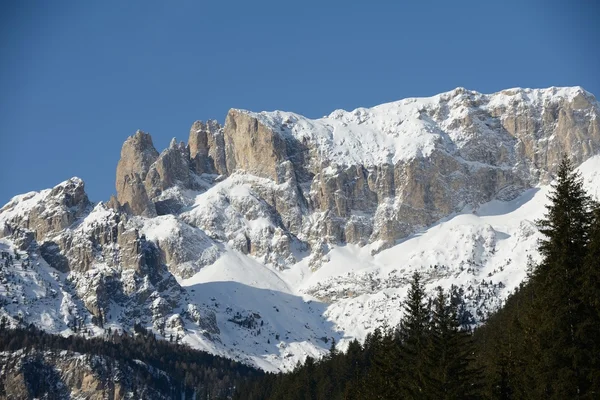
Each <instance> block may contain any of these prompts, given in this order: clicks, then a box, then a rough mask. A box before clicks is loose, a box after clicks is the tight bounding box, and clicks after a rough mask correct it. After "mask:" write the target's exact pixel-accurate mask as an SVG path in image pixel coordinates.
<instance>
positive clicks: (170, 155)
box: [145, 138, 192, 198]
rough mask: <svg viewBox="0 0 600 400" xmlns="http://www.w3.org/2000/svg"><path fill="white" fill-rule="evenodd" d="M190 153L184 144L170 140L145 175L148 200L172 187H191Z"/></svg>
mask: <svg viewBox="0 0 600 400" xmlns="http://www.w3.org/2000/svg"><path fill="white" fill-rule="evenodd" d="M191 183H192V182H191V171H190V152H189V148H188V147H187V146H186V145H185V143H183V142H181V143H177V141H176V140H175V138H173V140H171V144H170V145H169V148H167V149H166V150H165V151H163V152H162V153H161V154H160V156H159V157H158V159H157V160H156V161H155V162H154V163H153V164H152V165H151V166H150V169H149V170H148V174H147V175H146V180H145V185H146V191H147V192H148V194H149V195H150V198H154V197H156V196H159V195H160V193H161V192H162V191H164V190H166V189H168V188H170V187H173V186H181V187H184V188H187V187H191V186H192V185H191Z"/></svg>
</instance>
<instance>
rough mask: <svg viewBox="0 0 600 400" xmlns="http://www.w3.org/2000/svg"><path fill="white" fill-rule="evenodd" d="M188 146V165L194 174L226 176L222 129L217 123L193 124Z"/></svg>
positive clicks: (211, 121)
mask: <svg viewBox="0 0 600 400" xmlns="http://www.w3.org/2000/svg"><path fill="white" fill-rule="evenodd" d="M188 144H189V147H190V163H191V164H192V169H193V170H194V172H195V173H196V174H198V175H202V174H217V175H227V165H226V162H225V142H224V137H223V128H222V127H221V125H219V123H218V122H217V121H214V120H208V121H206V123H205V122H202V121H196V122H194V124H193V125H192V128H191V129H190V137H189V141H188Z"/></svg>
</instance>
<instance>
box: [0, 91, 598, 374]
mask: <svg viewBox="0 0 600 400" xmlns="http://www.w3.org/2000/svg"><path fill="white" fill-rule="evenodd" d="M599 114H600V106H599V104H598V102H597V101H596V100H595V98H594V97H593V96H592V95H591V94H589V93H587V92H585V91H584V90H583V89H581V88H550V89H543V90H530V89H511V90H506V91H503V92H499V93H495V94H491V95H484V94H480V93H477V92H473V91H468V90H465V89H462V88H459V89H456V90H454V91H451V92H447V93H443V94H440V95H437V96H434V97H431V98H424V99H406V100H401V101H398V102H394V103H389V104H383V105H380V106H376V107H373V108H370V109H366V108H360V109H357V110H354V111H352V112H347V111H343V110H337V111H334V112H333V113H332V114H330V115H329V116H327V117H324V118H321V119H317V120H311V119H308V118H305V117H302V116H300V115H297V114H293V113H287V112H280V111H275V112H268V113H267V112H262V113H253V112H248V111H243V110H235V109H232V110H230V112H229V113H228V115H227V117H226V120H225V124H224V126H221V125H219V124H218V123H217V122H215V121H207V122H201V121H197V122H195V123H194V124H193V126H192V128H191V130H190V133H189V141H188V143H187V144H186V143H182V142H179V143H178V142H177V141H175V140H173V141H172V142H171V144H170V146H169V147H168V148H167V149H165V150H164V151H162V152H161V153H159V152H158V151H157V150H156V149H155V148H154V145H153V143H152V138H151V137H150V135H149V134H146V133H143V132H141V131H138V132H136V133H135V134H134V135H133V136H131V137H129V138H127V140H126V141H125V143H124V144H123V147H122V150H121V159H120V160H119V163H118V166H117V174H116V190H117V195H116V198H112V199H111V200H110V201H109V202H108V203H99V204H96V205H95V206H94V205H92V204H91V203H90V202H89V200H88V198H87V196H86V194H85V191H84V184H83V182H82V181H81V180H80V179H78V178H72V179H70V180H68V181H66V182H63V183H61V184H59V185H57V186H56V187H55V188H53V189H48V190H44V191H41V192H31V193H28V194H25V195H21V196H16V197H15V198H13V199H12V200H11V202H9V203H8V204H7V205H5V206H4V207H3V208H2V209H0V238H3V239H0V246H2V243H9V244H10V245H11V246H13V245H14V246H15V247H16V248H17V250H18V251H21V252H23V256H24V257H26V258H27V260H28V261H27V263H28V264H33V265H35V263H38V267H36V268H38V269H36V273H37V274H39V276H38V277H39V280H40V281H44V282H47V283H44V284H41V283H38V282H37V281H35V282H34V281H32V283H31V284H32V285H34V286H35V285H38V286H39V288H38V289H36V290H38V292H34V293H36V295H35V296H36V300H35V301H42V302H43V301H47V302H49V303H48V304H50V303H51V304H52V307H55V308H57V309H58V310H60V312H57V313H56V315H50V316H45V315H44V316H42V314H43V313H42V311H40V313H38V314H39V315H38V314H36V312H35V311H33V308H31V307H34V306H31V305H30V303H29V302H30V301H32V300H31V299H30V298H29V297H27V296H29V295H28V294H27V293H29V292H30V291H28V290H29V289H25V288H24V287H22V288H20V289H19V288H12V289H11V290H12V291H11V292H10V295H9V294H7V295H6V298H7V299H8V300H7V302H8V303H10V305H5V306H4V309H6V310H8V311H6V312H7V313H18V312H23V315H26V313H25V311H27V312H31V315H33V316H32V317H31V318H32V322H34V323H36V324H38V325H43V326H44V327H45V329H48V330H51V331H62V330H63V329H73V327H74V326H77V324H81V323H87V324H90V323H91V324H93V325H94V326H97V327H98V329H103V328H102V326H103V325H104V324H114V325H115V326H120V327H123V328H127V327H131V326H132V325H133V323H134V322H136V321H137V322H140V323H142V324H143V325H144V326H147V327H150V328H151V329H153V330H154V331H155V332H157V333H159V334H160V335H163V337H168V336H169V335H173V336H178V335H179V336H181V337H186V338H188V339H189V341H190V343H192V344H194V345H196V346H199V347H202V348H207V349H209V350H210V351H213V352H217V353H219V352H220V353H221V354H228V355H232V354H233V355H235V356H236V357H239V358H240V359H244V357H247V356H248V355H247V354H248V353H244V351H245V350H244V351H242V350H240V348H239V347H237V345H238V343H239V342H240V341H242V342H243V341H244V340H245V341H247V342H248V346H249V347H251V348H252V349H253V350H252V351H255V352H256V354H254V355H253V357H258V356H257V354H263V353H262V352H263V350H264V349H262V348H261V349H259V348H258V347H257V348H254V347H253V346H254V345H253V344H252V343H250V342H251V341H252V339H251V335H250V336H243V337H244V339H240V337H241V336H239V335H238V333H231V330H230V329H229V328H227V329H223V326H225V327H227V326H228V325H227V324H228V323H229V322H231V321H233V322H232V323H233V324H236V326H235V329H237V327H238V326H242V327H243V329H246V325H244V324H250V325H252V324H251V323H248V322H247V321H249V320H256V321H258V319H257V318H256V317H254V314H255V312H256V313H257V314H262V312H260V313H259V312H258V311H256V309H252V308H251V307H250V306H248V307H245V305H244V304H233V303H231V302H229V303H227V306H223V304H220V302H219V301H218V300H216V299H215V298H216V297H217V296H216V295H213V294H211V293H212V292H210V291H208V290H207V289H206V287H201V288H198V292H202V294H199V293H194V292H193V291H192V290H191V289H190V290H188V289H186V287H188V286H190V285H192V286H193V285H196V284H197V283H198V282H200V283H205V281H195V280H194V279H193V278H192V277H194V276H196V274H197V273H198V272H200V271H205V270H210V271H212V272H210V274H211V275H210V278H202V279H212V280H214V281H217V280H219V281H236V280H238V281H240V282H241V278H240V277H238V276H229V275H226V274H222V275H219V274H220V273H221V272H220V271H221V270H227V268H229V266H230V265H234V264H235V265H242V266H244V267H245V268H246V267H247V269H248V270H252V271H260V272H259V274H258V276H253V275H251V274H249V273H248V275H244V274H246V272H245V271H246V270H243V269H241V270H240V271H238V272H239V274H242V275H244V279H246V278H247V282H246V281H245V282H246V283H248V282H249V283H248V285H249V286H250V287H253V288H254V287H261V288H262V287H263V286H261V285H263V282H262V281H261V280H265V281H268V280H269V279H271V276H275V275H276V274H277V273H280V272H281V271H284V273H286V274H287V273H288V272H289V274H287V275H285V274H284V275H281V276H282V277H283V278H281V282H280V281H279V280H278V281H277V283H276V284H273V285H272V286H268V285H266V286H268V287H269V288H270V289H269V290H271V289H272V290H273V291H274V292H273V293H271V295H275V294H274V293H279V292H285V293H287V292H291V291H293V290H292V289H290V286H289V285H288V283H287V282H289V279H292V281H293V280H294V279H300V278H296V277H295V276H296V275H298V276H300V275H302V276H306V275H307V274H310V273H314V271H318V269H319V268H320V267H321V266H323V265H328V263H329V261H330V252H331V249H332V248H334V247H336V246H338V247H339V246H344V245H348V244H349V245H358V246H361V247H363V248H368V250H369V252H370V253H371V254H373V255H375V254H378V253H380V252H382V251H383V250H385V249H388V248H390V247H393V246H394V245H396V244H397V243H398V242H399V241H400V240H402V239H405V238H407V237H408V236H409V235H411V234H413V233H415V232H417V231H422V230H423V229H424V228H426V227H429V226H431V225H432V224H434V223H436V222H437V221H440V220H441V219H443V218H445V217H448V216H450V215H452V214H454V213H458V212H461V211H462V210H470V209H475V208H477V206H479V205H480V204H483V203H486V202H489V201H491V200H502V201H510V200H513V199H515V198H516V197H517V196H519V195H521V194H522V193H523V192H524V191H525V190H526V189H529V188H532V187H535V186H536V185H539V184H546V183H548V182H549V181H550V180H551V178H552V174H553V172H554V170H555V168H556V166H557V165H558V162H559V160H560V158H561V157H562V154H563V153H567V154H568V155H569V156H570V157H571V158H572V160H573V161H574V163H575V164H576V165H579V164H581V163H582V162H584V161H585V160H587V159H589V158H590V157H592V156H594V155H596V154H599V153H600V118H598V116H599ZM528 226H529V225H527V224H525V225H524V227H523V228H522V229H521V227H519V230H518V232H517V233H518V235H521V234H522V235H524V236H523V237H533V236H532V235H533V234H529V233H528V234H527V235H525V233H522V232H521V230H526V231H528V229H531V230H535V229H534V228H528ZM490 229H491V228H490ZM482 232H483V233H481V232H477V233H476V234H473V235H474V237H476V238H478V239H477V240H475V239H473V240H475V241H478V240H480V239H481V241H482V243H484V244H485V246H488V245H489V243H492V242H494V243H495V242H496V240H498V241H499V240H500V239H498V238H499V237H502V236H501V234H500V233H496V232H495V231H493V229H492V230H491V231H490V230H489V229H487V228H486V229H484V230H483V231H482ZM490 232H491V233H490ZM515 235H517V234H516V233H515ZM488 236H489V237H490V238H491V239H489V240H488V239H486V238H487V237H488ZM515 237H516V236H515ZM465 240H467V239H465ZM468 240H470V239H468ZM523 240H525V239H523ZM3 241H4V242H3ZM488 242H489V243H488ZM7 246H8V244H7ZM367 246H368V247H367ZM482 246H483V247H484V248H486V249H487V248H488V247H489V249H488V250H489V253H490V254H492V255H493V254H494V252H493V250H494V249H493V246H492V245H489V246H488V247H485V246H484V245H482ZM486 251H487V250H486ZM480 253H481V252H479V251H478V250H473V254H476V255H477V256H468V257H469V262H471V261H470V260H471V259H473V258H477V257H480V256H481V254H480ZM484 253H485V252H484ZM486 254H487V253H486ZM448 257H449V258H452V257H453V256H452V257H451V256H448ZM460 257H462V255H461V256H460ZM460 257H458V256H457V257H455V258H460ZM465 257H467V256H465ZM490 257H491V256H490ZM248 260H251V261H248ZM461 260H462V259H461ZM436 262H437V259H436ZM461 262H462V261H461ZM484 262H486V261H481V263H482V265H483V263H484ZM16 265H17V266H18V267H15V268H16V269H15V270H14V271H12V270H11V271H12V272H11V273H12V274H15V275H19V276H21V274H25V275H23V276H24V277H25V278H22V279H25V280H27V279H29V278H26V277H27V276H29V275H27V273H26V272H24V271H23V270H22V269H19V268H21V266H22V262H19V263H17V264H16ZM257 265H258V266H259V267H257ZM265 266H266V267H265ZM304 266H307V271H304V270H303V269H302V268H304ZM225 267H227V268H225ZM240 268H241V267H240ZM253 268H254V269H253ZM256 268H258V269H257V270H256ZM265 268H266V269H265ZM457 268H459V267H457ZM460 268H463V265H462V264H461V266H460ZM264 271H269V272H264ZM286 271H288V272H286ZM298 271H299V272H298ZM311 271H312V272H311ZM461 271H462V269H461ZM253 273H254V272H253ZM294 274H296V275H294ZM36 276H37V275H36ZM277 276H279V275H277ZM290 276H292V277H293V278H290ZM325 276H326V275H325ZM284 278H285V279H284ZM372 278H373V277H371V276H370V277H369V279H367V278H366V277H364V276H363V277H360V278H356V279H357V280H356V281H352V283H351V285H350V286H346V284H347V283H348V282H349V281H348V280H350V278H348V277H345V278H344V279H345V280H344V279H341V278H340V279H338V280H333V281H332V280H329V278H327V279H325V280H324V281H323V282H319V284H318V285H317V286H313V287H311V288H308V289H306V288H301V290H302V291H304V292H307V293H311V294H314V295H315V296H317V297H318V298H321V299H327V300H331V301H333V300H332V299H334V298H335V296H346V297H347V296H349V295H348V294H347V293H354V294H357V293H367V292H369V291H374V290H375V289H373V288H378V289H377V290H379V289H383V288H385V287H386V285H388V283H389V282H387V281H385V280H381V281H378V282H379V283H377V284H374V283H372V282H374V281H373V280H372ZM36 279H37V278H36ZM277 279H279V278H277ZM286 279H287V280H288V281H286ZM352 279H354V278H352ZM394 279H396V278H394ZM394 279H392V280H391V281H390V282H392V283H389V284H390V285H391V284H393V285H400V286H401V282H403V281H402V279H401V277H399V278H398V279H397V280H394ZM178 280H179V282H178ZM284 281H285V283H283V282H284ZM356 282H358V283H356ZM367 282H371V283H369V285H371V286H369V285H367ZM399 282H400V283H399ZM181 285H183V286H184V287H182V286H181ZM353 285H354V286H353ZM36 287H37V286H36ZM348 287H349V289H347V290H346V289H344V290H342V289H340V288H348ZM367 287H371V289H368V288H367ZM394 287H396V286H394ZM398 287H399V286H398ZM357 288H358V289H357ZM296 289H297V288H296ZM219 290H221V289H219ZM232 290H239V291H240V293H242V292H244V290H243V289H241V288H235V289H232ZM294 290H295V289H294ZM299 290H300V289H299ZM19 293H20V294H19ZM219 293H221V292H219ZM369 293H370V292H369ZM261 295H262V294H261ZM261 295H257V294H255V293H252V294H250V295H249V296H250V297H252V296H261ZM19 296H22V297H19ZM200 298H201V299H202V301H200V300H199V299H200ZM228 298H229V297H228ZM25 299H27V300H25ZM13 300H14V301H13ZM228 301H229V300H228ZM242 301H245V300H242ZM282 301H283V302H284V303H285V304H288V305H286V306H285V307H289V309H288V311H289V314H290V315H292V314H293V313H295V311H294V310H296V309H298V308H299V307H300V308H301V306H300V305H298V304H296V305H294V304H295V303H293V301H291V300H289V299H286V300H282ZM26 305H27V307H29V308H27V307H26ZM46 306H47V305H46ZM23 307H25V308H27V310H25V308H23ZM236 307H237V308H236ZM279 307H281V308H283V306H280V305H278V306H277V309H278V310H279ZM302 307H303V306H302ZM34 308H35V307H34ZM269 308H271V307H269ZM40 310H42V308H40ZM314 310H315V309H313V308H311V312H313V311H314ZM321 311H323V310H321ZM277 312H279V311H277ZM238 314H239V318H238ZM10 315H11V316H12V317H14V315H13V314H10ZM311 315H312V314H311ZM276 316H280V314H279V315H276ZM311 318H312V317H311ZM318 318H321V315H319V316H318ZM369 318H370V317H369ZM373 318H375V317H373ZM49 321H50V322H49ZM224 321H226V322H224ZM240 321H246V322H243V323H240ZM300 321H302V320H301V319H300V320H298V321H295V320H294V321H293V322H291V323H293V324H296V323H299V324H300ZM263 322H264V323H265V325H264V327H263V328H262V331H263V332H267V331H268V332H271V331H272V332H273V334H275V331H276V326H278V325H277V323H276V322H273V324H271V323H270V322H269V320H268V319H267V318H264V317H263V319H262V321H261V323H263ZM365 324H366V325H369V326H373V325H374V324H375V322H374V320H369V321H366V322H365ZM306 325H309V323H308V322H306ZM252 326H254V325H252ZM261 326H262V325H261ZM235 329H234V330H233V332H238V331H236V330H235ZM287 329H289V331H290V332H292V331H294V330H293V329H290V328H287ZM302 329H304V323H302V324H300V325H299V326H298V329H296V331H300V330H302ZM306 329H308V328H306ZM365 329H366V328H365ZM259 331H260V329H259ZM99 332H100V331H99ZM190 332H193V333H190ZM307 332H310V335H312V336H310V337H314V338H319V337H323V336H325V337H327V335H328V333H327V332H328V331H327V329H325V328H321V327H320V328H314V327H312V328H311V329H310V330H308V331H307ZM279 336H280V334H279V333H278V334H277V337H279ZM278 340H279V339H278ZM290 340H291V339H290ZM270 343H271V341H269V344H270ZM274 343H275V340H274V339H273V345H274ZM228 345H230V346H232V347H227V346H228ZM311 346H313V345H312V344H311ZM234 347H235V349H234ZM313 347H314V346H313ZM313 347H307V348H303V350H302V351H307V349H308V348H310V349H313ZM317 347H318V346H317ZM323 348H324V349H326V348H327V345H326V344H324V345H323ZM273 351H274V352H279V353H280V354H279V355H278V356H277V357H279V358H277V357H275V358H274V359H273V360H271V359H270V360H269V361H268V363H272V364H273V365H287V364H285V363H286V362H287V363H289V364H290V365H291V366H293V361H294V362H295V360H296V359H295V358H293V357H292V358H290V357H287V356H286V355H285V354H288V353H289V352H292V351H291V350H290V351H288V350H285V349H284V347H278V348H277V350H273ZM293 351H294V352H295V353H294V354H299V353H300V352H301V350H300V349H298V348H296V349H294V350H293ZM311 351H312V350H311ZM252 360H255V361H252V362H256V363H259V361H256V358H253V359H252Z"/></svg>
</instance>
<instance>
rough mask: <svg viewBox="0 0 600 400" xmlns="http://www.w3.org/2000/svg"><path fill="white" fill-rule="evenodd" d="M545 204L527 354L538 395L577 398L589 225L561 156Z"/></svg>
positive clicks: (578, 187)
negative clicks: (531, 349)
mask: <svg viewBox="0 0 600 400" xmlns="http://www.w3.org/2000/svg"><path fill="white" fill-rule="evenodd" d="M552 189H553V190H552V193H551V194H550V196H549V199H550V205H549V206H548V207H547V213H546V215H545V216H544V218H543V219H541V220H540V221H538V226H539V228H540V232H541V233H542V234H543V235H544V238H543V239H542V240H541V242H540V246H539V249H540V252H541V254H542V256H543V260H542V262H541V263H540V264H539V265H538V266H537V267H536V268H535V269H534V271H533V274H532V277H531V280H532V283H533V285H534V287H535V292H534V296H535V299H534V302H535V303H534V308H533V309H534V310H535V315H532V317H531V319H530V321H529V322H530V324H533V326H531V328H532V329H533V330H534V332H535V338H534V343H533V344H534V345H535V346H536V347H539V354H538V355H537V357H535V358H534V359H532V360H531V361H532V363H533V365H532V367H533V369H532V370H533V371H535V373H536V379H535V381H536V382H537V383H538V386H537V388H536V389H537V395H539V396H543V397H547V398H561V399H564V398H578V397H580V396H581V395H582V394H583V391H584V388H585V386H587V385H586V383H585V380H586V379H585V377H584V373H583V371H582V367H583V366H582V365H581V363H582V362H585V361H584V359H585V358H586V356H585V353H586V350H585V349H584V348H582V343H581V341H580V340H579V339H578V338H577V332H576V329H577V326H579V325H580V324H581V323H582V322H583V321H582V318H585V317H584V315H585V308H586V307H585V302H584V301H582V293H581V287H580V285H579V281H580V279H581V276H582V274H584V260H585V256H586V250H587V244H588V238H589V232H590V227H591V224H592V221H593V217H592V213H591V210H590V205H591V201H590V198H589V196H588V195H587V193H586V192H585V190H584V188H583V181H582V179H581V177H580V176H579V175H578V173H577V172H576V171H575V169H574V167H573V164H572V163H571V161H570V160H569V159H568V158H567V157H566V156H565V157H563V159H562V161H561V163H560V165H559V168H558V173H557V182H556V184H554V185H553V186H552Z"/></svg>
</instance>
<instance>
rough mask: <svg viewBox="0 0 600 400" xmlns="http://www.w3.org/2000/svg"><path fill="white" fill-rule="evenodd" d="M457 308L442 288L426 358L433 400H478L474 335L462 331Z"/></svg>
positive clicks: (435, 302) (434, 313)
mask: <svg viewBox="0 0 600 400" xmlns="http://www.w3.org/2000/svg"><path fill="white" fill-rule="evenodd" d="M460 325H461V324H460V319H459V316H458V310H457V305H456V304H453V303H452V302H451V301H450V299H449V297H448V296H447V295H446V294H445V293H444V290H443V289H442V288H441V287H440V288H438V292H437V296H436V298H435V300H434V301H433V311H432V316H431V328H430V331H431V332H430V336H429V337H430V340H429V346H428V349H427V352H426V355H425V357H424V359H425V367H426V368H425V370H426V378H427V384H426V386H425V393H426V394H427V398H431V399H440V400H441V399H448V400H449V399H471V398H475V397H476V396H475V392H476V389H477V379H476V378H477V376H476V373H475V370H474V369H473V368H471V367H470V365H471V358H472V353H473V348H472V341H471V337H470V334H469V333H468V332H466V331H465V330H461V328H460Z"/></svg>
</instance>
